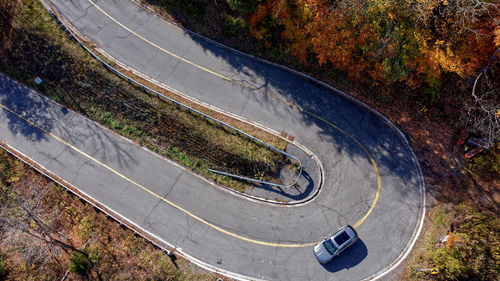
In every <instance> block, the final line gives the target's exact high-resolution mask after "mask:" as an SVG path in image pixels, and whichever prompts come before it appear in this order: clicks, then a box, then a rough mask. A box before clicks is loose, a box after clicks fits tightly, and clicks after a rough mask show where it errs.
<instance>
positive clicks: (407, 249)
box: [130, 0, 426, 280]
mask: <svg viewBox="0 0 500 281" xmlns="http://www.w3.org/2000/svg"><path fill="white" fill-rule="evenodd" d="M130 1H132V2H134V3H136V4H137V5H138V6H141V7H143V8H144V9H146V10H149V11H150V12H151V13H153V14H155V15H156V16H157V17H158V18H159V19H160V20H163V21H165V22H167V23H169V24H171V25H173V26H175V27H177V28H179V29H181V30H183V31H184V32H187V33H189V34H192V35H195V36H196V37H198V38H200V39H203V40H205V41H207V42H210V43H212V44H214V45H217V46H219V47H221V48H223V49H225V50H227V51H230V52H234V53H237V54H239V55H242V56H245V57H247V58H250V59H253V60H255V61H257V62H261V63H264V64H267V65H271V66H274V67H277V68H280V69H282V70H285V71H287V72H290V73H292V74H295V75H296V76H299V77H302V78H304V79H306V80H308V81H311V82H313V83H316V84H318V85H321V86H323V87H325V88H327V89H330V90H332V91H334V92H335V93H337V94H339V95H341V96H343V97H344V98H346V99H347V100H350V101H352V102H354V103H356V104H358V105H360V106H362V107H364V108H366V109H368V110H369V111H371V112H372V113H374V114H375V115H376V116H377V117H379V118H380V119H382V120H383V121H384V122H385V123H386V124H387V125H389V127H391V128H392V129H393V130H394V131H395V132H396V133H397V135H398V136H399V138H400V139H401V140H402V141H403V143H404V144H405V145H406V148H407V150H408V151H409V152H410V154H411V156H412V160H413V162H414V164H415V166H416V167H417V173H418V176H417V177H418V179H419V183H420V193H421V199H420V201H421V206H422V208H421V212H420V213H421V218H420V221H419V223H418V224H417V226H415V230H414V232H413V235H412V238H413V239H412V241H410V242H409V243H408V244H407V246H406V247H405V249H403V251H402V253H401V254H400V255H399V256H398V257H397V258H396V259H395V260H398V259H399V260H398V261H397V262H396V263H394V264H392V265H389V268H387V267H386V268H385V269H383V271H382V272H378V273H375V274H374V275H372V276H370V277H368V278H366V279H364V280H370V279H371V280H378V279H379V278H381V277H383V276H385V275H386V274H388V273H389V272H391V271H392V270H394V269H395V268H396V267H397V266H399V265H400V264H401V263H402V262H403V260H404V259H406V257H408V255H409V254H410V252H411V250H412V248H413V246H414V245H415V243H416V241H417V239H418V237H419V236H420V232H421V231H422V227H423V224H424V220H425V212H426V198H425V194H426V191H425V180H424V178H423V175H422V169H421V167H420V163H419V162H418V158H417V156H416V155H415V152H414V151H413V149H412V148H411V146H410V144H409V141H408V139H407V138H406V136H405V135H404V134H403V132H401V130H400V129H399V128H398V127H397V126H396V125H395V124H394V123H393V122H392V121H391V120H389V118H387V117H385V116H384V115H383V114H381V113H380V112H378V111H377V110H376V109H375V108H373V107H371V106H369V105H368V104H366V103H364V102H362V101H361V100H358V99H357V98H355V97H353V96H351V95H349V94H347V93H345V92H343V91H341V90H339V89H337V88H335V87H333V86H332V85H329V84H327V83H325V82H323V81H320V80H318V79H316V78H314V77H311V76H310V75H307V74H305V73H302V72H299V71H297V70H295V69H291V68H289V67H287V66H284V65H281V64H278V63H275V62H272V61H269V60H266V59H263V58H259V57H256V56H254V55H251V54H248V53H245V52H243V51H240V50H238V49H235V48H233V47H229V46H227V45H224V44H222V43H220V42H217V41H215V40H212V39H210V38H208V37H205V36H203V35H201V34H199V33H197V32H194V31H192V30H190V29H187V28H185V27H183V26H180V25H179V24H177V23H175V22H173V21H171V20H169V19H167V18H165V17H163V16H162V15H160V14H159V13H157V12H156V11H155V10H153V9H152V8H151V7H149V6H147V5H145V4H143V3H141V2H140V1H138V0H130ZM322 171H323V170H322Z"/></svg>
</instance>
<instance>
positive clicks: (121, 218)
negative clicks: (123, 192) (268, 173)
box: [0, 142, 262, 281]
mask: <svg viewBox="0 0 500 281" xmlns="http://www.w3.org/2000/svg"><path fill="white" fill-rule="evenodd" d="M5 146H7V147H5ZM0 147H1V148H3V149H4V150H5V151H6V152H7V153H9V154H10V155H12V156H14V157H16V158H17V159H19V160H20V161H22V162H23V163H25V164H26V165H28V166H30V167H31V168H33V169H34V170H36V171H37V172H38V173H40V174H42V175H43V176H45V177H47V178H49V179H50V180H52V181H53V182H55V183H57V184H59V185H60V186H62V187H64V188H65V189H66V190H67V191H69V192H70V193H72V194H73V195H76V196H77V197H78V198H80V199H82V200H84V201H85V202H86V203H88V204H90V205H92V206H93V207H94V208H96V209H98V210H99V211H101V212H103V213H104V214H105V215H106V216H109V217H111V218H113V219H114V220H115V221H117V222H118V223H119V224H121V225H123V226H125V227H127V228H128V229H129V230H131V231H133V232H134V233H135V234H137V235H139V236H141V237H143V238H144V239H146V240H147V241H148V242H149V243H151V244H153V245H154V246H156V247H158V248H160V249H161V250H162V251H165V252H166V253H167V255H171V254H176V253H178V254H179V255H180V256H182V257H184V258H185V259H187V260H189V261H191V262H193V263H194V264H196V265H197V266H199V267H201V268H203V269H205V270H208V271H210V272H214V273H220V274H223V275H225V276H227V277H230V278H234V279H238V280H245V281H246V280H262V279H255V278H254V277H250V276H246V275H242V274H238V273H234V272H231V271H227V270H224V269H221V268H218V267H215V266H213V265H211V264H208V263H206V262H203V261H201V260H199V259H197V258H195V257H193V256H191V255H189V254H187V253H185V252H184V251H183V250H182V248H176V247H175V246H173V245H172V244H170V243H169V242H167V241H165V240H163V239H161V238H160V237H158V236H156V235H155V234H153V233H151V232H149V231H148V230H146V229H144V228H142V227H141V226H139V225H138V224H136V223H134V222H133V221H131V220H129V219H127V218H126V217H125V216H122V215H121V214H120V213H119V212H117V211H115V210H113V209H111V208H109V207H107V206H106V205H105V204H102V203H101V202H100V201H99V200H96V199H95V198H93V197H92V196H90V195H88V194H87V193H85V192H84V191H82V190H81V189H80V188H78V187H76V186H75V185H73V184H71V183H69V182H68V181H66V180H64V179H62V178H61V181H62V182H61V181H60V180H58V179H55V178H54V177H52V176H51V175H49V173H51V174H54V175H55V176H57V175H56V174H55V173H53V172H51V171H50V170H49V169H47V168H46V167H44V166H43V165H41V164H40V163H38V162H36V161H34V160H33V159H31V158H30V157H28V156H27V155H25V154H24V153H22V152H20V151H19V150H17V149H16V148H14V147H13V146H11V145H9V144H7V143H6V142H4V145H2V144H0ZM12 151H15V152H12ZM19 155H21V156H22V157H20V156H19ZM26 159H28V160H29V161H26ZM30 162H33V163H35V164H36V165H37V166H39V167H37V166H35V165H33V164H31V163H30ZM69 186H72V187H74V188H75V189H77V190H78V192H80V193H82V194H83V195H84V196H81V195H80V194H78V193H76V192H75V191H74V190H73V189H72V188H70V187H69ZM86 197H87V198H90V199H91V200H93V201H94V202H95V203H97V204H99V205H101V206H106V207H104V209H103V208H101V207H99V206H97V205H96V204H94V203H93V202H91V201H90V200H88V199H87V198H86ZM122 221H126V222H127V223H123V222H122ZM128 224H131V225H133V226H135V227H136V228H138V229H140V230H141V231H143V232H144V233H146V234H147V235H148V236H150V237H153V238H154V239H156V240H158V241H160V242H162V243H164V244H165V245H167V246H168V247H171V248H173V249H174V250H173V251H170V250H168V249H166V248H165V247H163V246H162V245H158V243H156V242H154V241H152V240H151V239H150V238H148V237H146V236H145V235H143V234H142V233H140V232H137V231H136V230H135V229H133V228H131V227H129V225H128Z"/></svg>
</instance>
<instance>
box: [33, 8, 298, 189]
mask: <svg viewBox="0 0 500 281" xmlns="http://www.w3.org/2000/svg"><path fill="white" fill-rule="evenodd" d="M41 3H42V4H43V5H44V6H45V8H46V9H47V11H48V12H49V15H50V16H51V17H52V18H53V19H54V20H55V21H56V22H57V24H59V27H60V28H61V29H62V30H63V31H64V32H66V33H67V34H68V36H69V37H70V38H73V39H75V40H76V41H77V42H78V44H80V46H82V47H83V48H84V49H85V50H86V51H87V52H88V53H89V54H90V55H91V56H92V57H94V58H95V59H97V60H98V61H99V62H100V63H101V64H102V65H103V66H104V67H106V68H107V69H109V70H111V71H112V72H113V73H115V74H116V75H118V76H120V77H122V78H124V79H126V80H127V81H128V82H129V83H133V84H136V85H137V86H139V87H141V88H143V89H144V90H146V91H149V92H151V93H153V94H155V95H156V96H157V97H161V98H163V99H166V100H168V101H170V102H172V103H173V104H175V105H178V106H181V107H183V108H185V109H187V110H188V111H189V112H194V113H196V114H198V115H200V116H202V117H203V118H206V119H209V120H212V121H214V122H216V123H218V124H220V125H222V126H224V127H226V128H229V129H231V130H233V131H235V132H236V133H237V134H241V135H243V136H245V137H247V138H249V139H251V140H253V141H255V142H257V143H259V144H261V145H264V146H265V147H267V148H268V149H271V150H273V151H276V152H278V153H280V154H283V155H285V156H286V157H287V158H290V159H293V160H295V161H297V162H298V163H299V172H298V173H297V177H296V178H295V180H294V181H293V183H291V184H287V185H285V184H277V183H272V182H268V181H262V180H258V179H253V178H250V177H245V176H240V175H236V174H231V173H227V172H223V171H219V170H214V169H209V171H210V172H212V173H216V174H219V175H223V176H229V177H233V178H237V179H241V180H245V181H249V182H254V183H260V184H266V185H270V186H277V187H283V188H288V187H292V186H294V185H295V184H296V183H297V182H298V181H299V178H300V176H301V175H302V170H303V168H302V162H301V161H300V160H299V158H297V157H295V156H293V155H291V154H288V153H286V152H285V151H282V150H280V149H278V148H276V147H274V146H272V145H270V144H268V143H266V142H264V141H262V140H260V139H258V138H256V137H254V136H251V135H249V134H247V133H245V132H243V131H241V130H239V129H237V128H235V127H233V126H231V125H229V124H227V123H225V122H223V121H220V120H218V119H215V118H213V117H211V116H209V115H206V114H205V113H203V112H200V111H198V110H196V109H194V108H192V107H189V106H187V105H185V104H183V103H180V102H178V101H175V100H173V99H171V98H169V97H167V96H165V95H163V94H161V93H158V92H157V91H155V90H153V89H151V88H149V87H148V86H146V85H143V84H141V83H140V82H138V81H136V80H134V79H133V78H130V77H128V76H127V75H125V74H123V73H121V72H120V71H119V70H117V69H115V68H114V67H112V66H111V65H109V64H108V63H107V62H105V61H104V60H102V59H101V58H100V57H99V56H97V55H96V54H95V53H94V52H92V50H90V49H89V48H88V47H87V46H85V44H83V42H82V41H80V39H78V37H77V36H75V35H74V34H73V32H72V31H71V30H70V29H69V28H68V27H66V25H65V24H64V23H63V22H62V21H61V20H60V19H59V18H58V16H57V15H56V14H55V13H54V11H53V10H52V8H51V7H49V6H48V5H46V4H45V3H44V1H41Z"/></svg>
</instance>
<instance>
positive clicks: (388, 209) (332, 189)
mask: <svg viewBox="0 0 500 281" xmlns="http://www.w3.org/2000/svg"><path fill="white" fill-rule="evenodd" d="M50 3H51V4H52V5H53V6H54V7H55V8H56V11H57V12H58V13H59V14H60V15H61V16H62V17H64V18H65V19H66V20H67V21H68V22H69V23H71V25H72V26H73V27H74V28H75V30H76V31H78V32H79V33H80V34H81V35H83V36H84V37H86V38H87V39H89V40H92V42H94V43H95V44H97V46H99V47H100V48H101V49H103V50H104V51H105V52H107V53H108V54H109V55H111V56H112V57H114V58H115V59H117V60H118V61H120V62H121V63H124V64H126V65H128V66H130V67H131V68H133V69H135V70H137V71H139V72H141V73H144V74H146V75H148V76H149V77H152V78H154V79H156V80H158V81H160V82H162V83H164V84H166V85H168V86H170V87H172V88H174V89H176V90H178V91H181V92H183V93H184V94H186V95H189V96H192V97H194V98H196V99H198V100H201V101H203V102H206V103H208V104H211V105H214V106H216V107H219V108H221V109H223V110H226V111H229V112H232V113H235V114H237V115H240V116H243V117H245V118H248V119H250V120H253V121H255V122H258V123H260V124H262V125H264V126H266V127H269V128H272V129H274V130H276V131H286V132H287V133H289V134H291V135H293V136H294V137H295V139H296V141H298V142H299V143H301V144H302V145H304V146H306V147H307V148H308V149H309V150H311V151H312V152H313V153H314V154H315V155H316V156H317V157H318V158H319V160H320V161H321V163H322V164H323V167H324V184H323V187H322V189H321V192H320V193H319V194H318V196H317V197H316V198H315V199H314V200H311V201H310V202H308V203H306V204H302V205H299V206H293V207H283V206H277V205H271V204H267V203H262V202H260V203H259V202H254V201H250V200H247V199H244V198H241V197H239V196H235V195H234V194H233V193H230V192H225V191H223V190H221V189H220V188H216V187H215V186H213V185H212V184H210V183H209V182H208V181H205V180H203V179H201V178H200V177H198V176H196V175H193V174H192V173H190V172H188V171H186V170H185V169H183V168H182V167H179V166H178V165H175V164H173V163H171V162H169V161H167V160H165V159H162V158H160V157H157V156H155V155H153V154H152V153H150V152H148V151H146V150H144V149H142V148H140V147H138V146H136V145H135V144H133V143H131V142H130V141H127V140H125V139H124V138H122V137H119V136H117V135H115V134H113V133H111V132H109V131H108V130H106V129H103V128H102V127H100V126H98V125H96V124H94V123H93V122H91V121H89V120H87V119H85V118H83V117H81V116H79V115H78V114H76V113H74V112H71V111H68V110H66V109H64V108H62V107H60V106H59V105H57V104H55V103H53V102H51V101H49V100H47V99H46V98H44V97H41V96H40V95H39V94H37V93H36V92H33V91H30V90H29V89H26V88H24V87H21V86H19V85H17V84H16V83H13V82H12V81H10V80H9V79H7V78H5V77H4V76H0V104H1V105H2V109H1V111H0V139H1V140H2V141H4V142H6V143H7V144H9V145H10V146H12V147H14V148H15V149H17V150H18V151H20V152H22V153H24V154H25V155H27V156H28V157H29V158H31V159H32V160H34V161H36V162H37V163H39V164H40V165H42V166H44V167H45V168H46V169H48V170H50V171H51V172H53V173H54V174H56V175H58V176H59V177H60V178H63V179H65V180H66V181H68V182H70V183H71V184H73V185H75V186H77V187H78V188H79V189H81V190H82V191H83V192H85V193H86V194H88V195H89V196H92V197H93V198H95V199H96V200H98V201H99V202H101V203H102V204H105V205H106V206H108V207H109V208H110V209H112V210H114V211H115V212H117V213H119V214H121V215H122V216H124V217H126V218H127V219H129V220H130V221H132V222H133V223H135V224H137V225H139V226H140V227H142V228H143V229H145V230H147V231H149V232H151V233H153V234H154V235H156V236H157V237H159V238H161V239H162V240H164V241H168V243H170V244H173V245H175V246H176V247H178V248H181V250H180V251H182V252H184V253H186V254H188V255H190V256H192V257H194V258H196V259H197V260H198V261H202V262H203V263H205V265H207V266H208V267H211V268H212V269H218V270H222V271H223V272H226V274H240V277H241V276H246V277H248V278H250V279H267V280H361V279H365V278H370V277H374V276H375V275H376V274H379V273H381V272H384V271H385V270H386V269H387V268H388V267H389V266H390V265H391V264H393V263H396V262H398V261H399V258H400V257H401V256H402V255H404V254H405V253H407V248H408V246H409V245H410V244H411V243H412V242H413V241H414V238H415V237H414V236H415V234H416V233H418V228H419V226H420V221H421V211H422V198H423V194H422V190H423V182H422V181H421V177H420V170H419V167H418V165H417V164H416V162H415V159H414V158H413V156H412V155H413V154H412V152H411V149H410V148H409V147H408V146H407V145H406V144H405V142H404V141H403V139H402V138H401V136H400V135H398V134H397V132H396V131H395V130H394V129H393V128H392V127H391V126H389V125H388V124H387V123H386V122H385V121H384V120H382V119H381V118H379V117H377V116H376V115H375V114H374V113H373V112H371V111H369V110H367V109H366V108H364V107H362V106H360V105H358V104H355V103H353V102H351V101H349V100H347V99H345V98H344V97H342V96H340V95H337V94H335V93H334V92H333V91H331V90H329V89H327V88H324V87H321V86H318V85H317V84H315V83H312V82H309V81H308V80H306V79H304V78H301V77H298V76H296V75H293V74H291V73H289V72H287V71H284V70H282V69H279V68H277V67H274V66H270V65H267V64H264V63H261V62H258V61H256V60H253V59H250V58H248V57H246V56H242V55H239V54H237V53H235V52H232V51H229V50H225V49H223V48H221V47H219V46H217V45H215V44H212V43H209V42H207V41H205V40H203V39H200V38H198V37H196V36H193V35H190V34H189V33H186V32H184V31H182V30H181V29H179V28H178V27H175V26H173V25H172V24H170V23H168V22H165V21H163V20H161V19H160V18H158V17H157V16H155V15H153V14H151V13H150V12H147V11H146V10H144V9H143V8H141V7H139V6H137V5H136V4H135V3H133V2H130V1H129V0H106V1H104V0H100V1H95V3H92V2H90V1H89V0H50ZM21 117H22V118H21ZM23 118H24V119H23ZM28 121H29V122H28ZM30 122H31V123H30ZM34 124H36V126H35V125H34ZM314 184H319V183H314ZM344 224H351V225H354V226H355V227H356V230H357V232H358V234H359V235H360V241H359V242H357V243H356V244H355V245H354V246H353V247H352V248H351V249H349V250H346V251H345V252H344V253H343V255H342V256H341V257H339V258H337V259H335V260H334V261H333V262H331V263H329V264H327V265H325V266H322V265H320V264H319V263H318V262H317V261H316V259H315V257H314V255H313V253H312V246H311V245H312V244H314V242H316V241H318V240H321V239H322V238H323V237H325V236H327V235H329V234H331V233H332V232H334V231H335V230H336V229H338V228H339V227H341V226H342V225H344ZM233 276H234V275H233Z"/></svg>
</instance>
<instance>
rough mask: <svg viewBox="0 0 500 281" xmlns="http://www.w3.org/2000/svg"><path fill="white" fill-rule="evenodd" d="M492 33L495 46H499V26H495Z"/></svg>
mask: <svg viewBox="0 0 500 281" xmlns="http://www.w3.org/2000/svg"><path fill="white" fill-rule="evenodd" d="M494 35H495V46H497V47H498V48H500V26H498V27H497V28H495V32H494Z"/></svg>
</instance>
